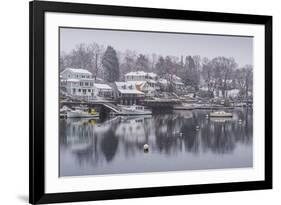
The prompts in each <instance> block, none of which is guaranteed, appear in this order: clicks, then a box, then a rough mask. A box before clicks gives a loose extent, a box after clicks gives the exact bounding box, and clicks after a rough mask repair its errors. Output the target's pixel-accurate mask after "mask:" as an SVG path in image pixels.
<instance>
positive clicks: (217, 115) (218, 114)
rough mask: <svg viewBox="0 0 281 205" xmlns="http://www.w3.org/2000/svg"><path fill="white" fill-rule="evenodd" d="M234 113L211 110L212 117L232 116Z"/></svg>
mask: <svg viewBox="0 0 281 205" xmlns="http://www.w3.org/2000/svg"><path fill="white" fill-rule="evenodd" d="M232 116H233V114H232V113H230V112H225V111H216V112H211V113H210V117H232Z"/></svg>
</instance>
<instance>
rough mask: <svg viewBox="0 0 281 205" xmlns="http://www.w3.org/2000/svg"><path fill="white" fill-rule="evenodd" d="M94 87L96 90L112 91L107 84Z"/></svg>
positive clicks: (97, 84) (98, 84)
mask: <svg viewBox="0 0 281 205" xmlns="http://www.w3.org/2000/svg"><path fill="white" fill-rule="evenodd" d="M94 87H96V88H98V89H104V90H112V88H111V87H110V86H109V85H107V84H100V83H94Z"/></svg>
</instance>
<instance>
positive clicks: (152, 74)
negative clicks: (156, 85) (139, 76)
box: [147, 73, 157, 78]
mask: <svg viewBox="0 0 281 205" xmlns="http://www.w3.org/2000/svg"><path fill="white" fill-rule="evenodd" d="M147 75H148V76H149V77H151V78H156V77H157V74H156V73H147Z"/></svg>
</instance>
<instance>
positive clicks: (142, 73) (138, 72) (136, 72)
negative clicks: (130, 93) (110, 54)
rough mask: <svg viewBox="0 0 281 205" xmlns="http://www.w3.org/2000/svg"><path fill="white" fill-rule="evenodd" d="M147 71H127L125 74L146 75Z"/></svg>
mask: <svg viewBox="0 0 281 205" xmlns="http://www.w3.org/2000/svg"><path fill="white" fill-rule="evenodd" d="M146 75H147V73H146V72H144V71H135V72H129V73H126V74H125V76H146Z"/></svg>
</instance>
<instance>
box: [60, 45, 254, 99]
mask: <svg viewBox="0 0 281 205" xmlns="http://www.w3.org/2000/svg"><path fill="white" fill-rule="evenodd" d="M59 63H60V70H61V71H62V70H64V69H65V68H66V67H74V68H83V69H86V70H89V71H90V72H91V73H93V76H94V77H95V78H97V77H100V78H102V79H104V80H105V81H107V82H114V81H118V80H124V74H126V73H128V72H131V71H145V72H155V73H156V74H158V76H159V77H163V78H167V76H171V75H177V76H179V77H180V78H181V79H182V81H183V83H184V84H185V85H186V86H190V87H192V88H193V89H194V90H195V91H198V90H199V89H200V88H201V87H202V86H204V87H205V88H206V89H205V94H206V95H209V97H213V93H214V92H221V94H222V96H223V97H227V96H228V91H229V90H231V89H238V90H239V95H240V96H242V97H244V98H248V97H249V96H248V94H249V92H251V91H252V84H253V68H252V65H245V66H243V67H238V64H237V63H236V62H235V59H234V58H232V57H224V56H218V57H215V58H213V59H208V58H206V57H201V56H200V55H195V56H191V55H187V56H169V55H167V56H162V55H158V54H155V53H152V54H143V53H137V52H136V51H133V50H129V49H128V50H126V51H117V50H115V49H114V48H113V47H112V46H107V47H106V48H105V47H104V46H103V45H99V44H97V43H92V44H87V45H86V44H79V45H77V46H76V47H75V48H74V49H73V50H72V51H71V52H69V53H64V52H62V53H61V55H60V59H59Z"/></svg>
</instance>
